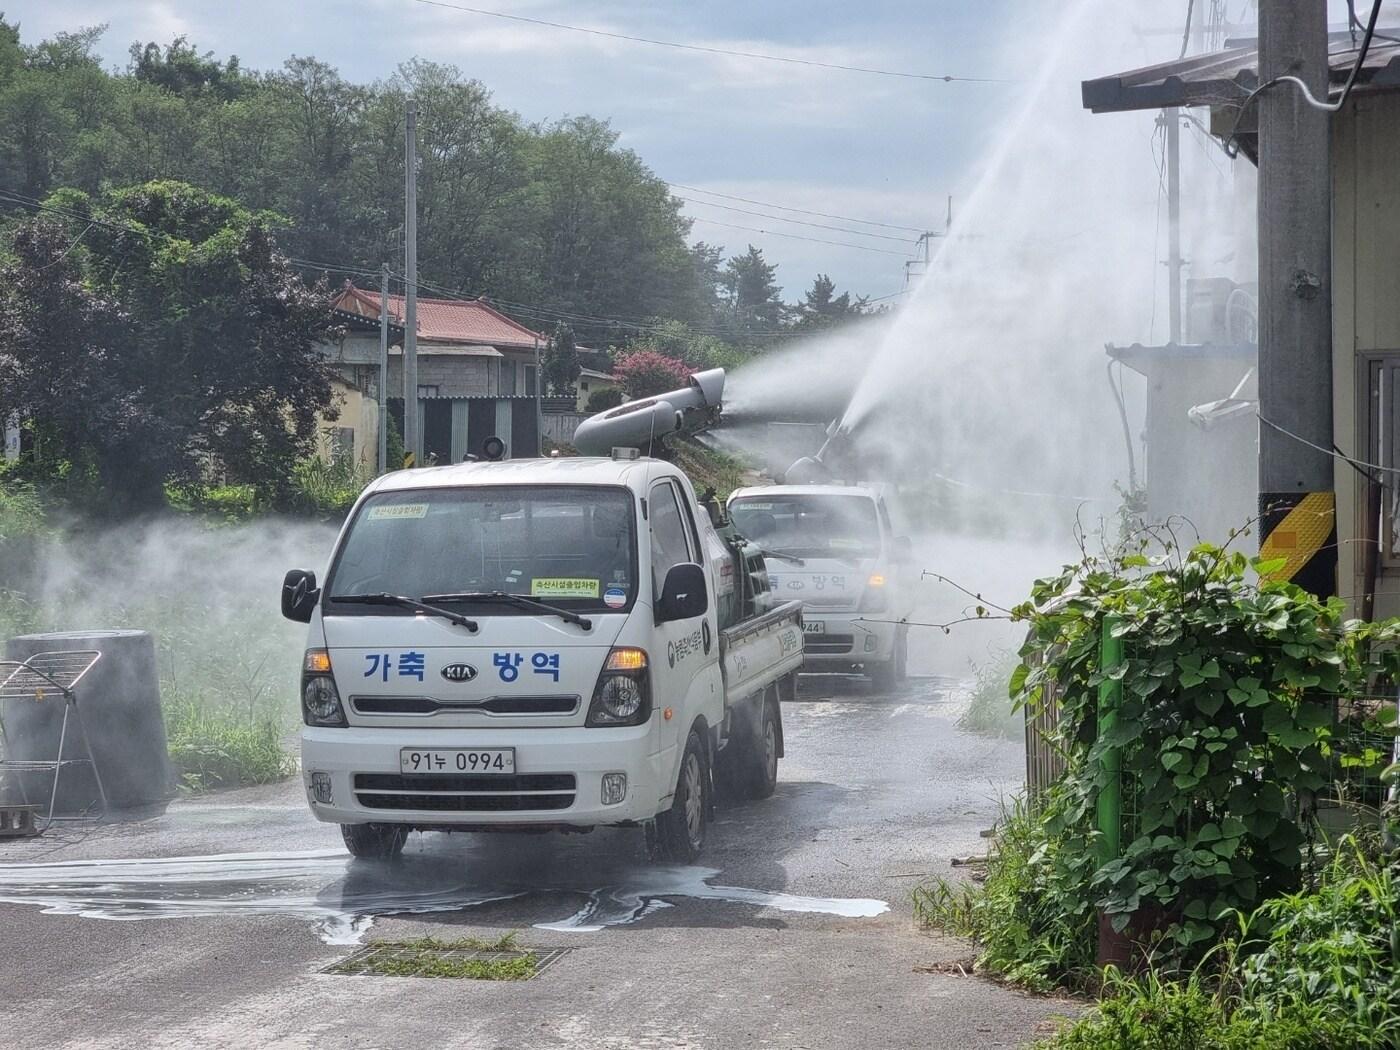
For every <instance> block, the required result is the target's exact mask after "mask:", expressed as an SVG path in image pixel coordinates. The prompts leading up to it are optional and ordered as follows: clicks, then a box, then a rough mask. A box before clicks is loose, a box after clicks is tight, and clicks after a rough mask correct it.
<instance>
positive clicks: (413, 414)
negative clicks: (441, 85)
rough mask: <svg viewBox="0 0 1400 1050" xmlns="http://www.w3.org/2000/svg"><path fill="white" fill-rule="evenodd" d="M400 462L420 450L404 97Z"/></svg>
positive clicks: (414, 202)
mask: <svg viewBox="0 0 1400 1050" xmlns="http://www.w3.org/2000/svg"><path fill="white" fill-rule="evenodd" d="M403 177H404V189H403V207H404V238H403V256H404V259H403V272H404V282H405V284H404V307H403V447H404V456H403V465H404V466H405V467H412V466H414V465H416V464H417V462H418V455H419V453H420V452H421V451H422V449H421V448H420V442H419V438H418V100H417V99H416V98H410V99H409V100H408V113H407V119H406V120H405V121H404V173H403Z"/></svg>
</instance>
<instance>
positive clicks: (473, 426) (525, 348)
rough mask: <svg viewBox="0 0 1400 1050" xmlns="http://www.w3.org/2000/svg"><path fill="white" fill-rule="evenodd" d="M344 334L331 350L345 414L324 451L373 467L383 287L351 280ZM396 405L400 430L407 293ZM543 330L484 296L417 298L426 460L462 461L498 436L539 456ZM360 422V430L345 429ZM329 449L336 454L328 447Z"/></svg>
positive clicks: (397, 316) (395, 360)
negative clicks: (537, 395)
mask: <svg viewBox="0 0 1400 1050" xmlns="http://www.w3.org/2000/svg"><path fill="white" fill-rule="evenodd" d="M332 309H333V312H334V316H335V320H336V321H337V323H339V324H340V325H341V328H342V332H343V334H342V335H341V337H340V338H339V339H338V340H336V341H335V342H333V343H327V344H326V345H325V347H324V350H325V353H326V354H327V356H328V357H330V358H331V360H332V361H334V362H335V364H336V365H337V366H338V367H337V370H338V372H339V374H340V377H341V380H342V381H343V387H342V389H341V391H340V393H341V406H340V419H338V420H336V421H334V422H330V423H327V424H326V426H325V430H326V431H327V434H326V437H325V438H324V440H323V442H322V445H323V449H326V450H329V449H331V448H334V449H336V450H338V453H337V454H338V455H342V456H343V455H344V454H346V452H347V450H353V451H350V453H349V454H351V455H353V457H354V461H355V463H356V464H360V465H364V466H366V467H368V468H369V469H370V470H373V468H374V465H375V458H376V449H377V447H378V440H379V438H378V416H377V408H376V401H377V398H378V393H379V312H380V296H379V292H378V290H374V291H367V290H365V289H362V288H357V287H356V286H355V285H353V284H352V283H350V282H348V281H347V282H346V284H345V286H344V288H343V289H342V290H341V292H340V294H339V295H338V296H337V297H336V299H335V302H334V304H333V307H332ZM388 312H389V343H390V346H389V363H388V383H387V390H388V395H389V398H388V401H389V412H390V414H391V416H392V417H393V418H394V421H395V424H396V426H397V427H398V432H399V433H400V434H402V433H403V410H404V401H403V395H404V390H403V335H404V329H403V314H404V299H403V296H401V295H390V296H389V298H388ZM547 342H548V337H547V336H546V335H544V334H543V333H540V332H536V331H533V330H532V329H529V328H526V327H525V326H524V325H522V324H519V323H517V322H516V321H513V320H511V319H510V318H509V317H507V316H505V314H503V313H501V312H500V311H498V310H496V309H494V308H493V307H492V306H491V305H490V304H489V303H486V302H484V301H482V300H479V299H477V300H458V299H428V298H420V299H419V300H418V389H417V397H416V402H417V403H416V406H415V408H416V410H417V412H418V426H419V433H420V434H421V435H422V445H423V447H422V450H421V451H422V455H423V461H424V462H427V461H429V460H431V459H436V460H437V461H438V462H449V461H457V460H460V459H462V458H463V457H464V456H466V455H467V454H468V453H474V452H476V451H478V450H479V449H480V447H481V444H482V442H483V441H484V440H485V439H486V438H487V437H491V436H496V437H500V438H501V439H503V440H504V441H505V443H506V446H507V449H508V452H509V454H510V455H511V456H515V457H521V456H534V455H538V454H539V444H538V429H537V418H536V398H535V385H536V381H537V374H536V369H537V367H538V353H539V351H540V350H541V349H543V347H544V345H545V344H546V343H547ZM347 430H353V434H346V433H345V431H347ZM323 454H327V455H329V454H330V453H329V452H323Z"/></svg>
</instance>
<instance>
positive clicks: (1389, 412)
mask: <svg viewBox="0 0 1400 1050" xmlns="http://www.w3.org/2000/svg"><path fill="white" fill-rule="evenodd" d="M1367 375H1368V381H1367V391H1366V395H1367V404H1368V413H1367V418H1368V421H1369V422H1368V426H1367V443H1366V449H1365V453H1366V454H1365V455H1363V456H1361V457H1360V458H1361V459H1363V460H1365V461H1367V462H1369V463H1374V464H1376V465H1377V466H1379V467H1382V468H1384V469H1382V470H1379V471H1370V472H1369V473H1370V476H1371V479H1372V482H1371V486H1368V488H1370V491H1371V493H1373V494H1378V495H1379V497H1380V498H1379V500H1378V503H1379V515H1378V517H1379V520H1377V504H1376V503H1373V502H1371V499H1372V498H1373V497H1372V496H1370V495H1368V498H1367V503H1368V505H1369V509H1368V510H1367V513H1366V516H1367V517H1368V518H1370V519H1371V527H1372V528H1374V529H1376V530H1377V531H1376V533H1375V534H1374V535H1373V537H1371V538H1375V537H1379V540H1380V543H1379V547H1380V554H1381V558H1382V559H1383V560H1384V561H1385V563H1386V564H1387V565H1390V566H1396V567H1400V473H1397V471H1400V354H1379V355H1376V356H1373V357H1371V358H1370V360H1369V369H1368V372H1367Z"/></svg>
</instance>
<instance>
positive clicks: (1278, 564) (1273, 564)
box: [1249, 558, 1288, 576]
mask: <svg viewBox="0 0 1400 1050" xmlns="http://www.w3.org/2000/svg"><path fill="white" fill-rule="evenodd" d="M1249 564H1250V565H1251V566H1252V567H1253V568H1254V571H1255V572H1257V573H1258V574H1259V575H1260V576H1272V575H1273V574H1274V573H1276V572H1278V571H1279V570H1280V569H1282V568H1283V567H1284V566H1285V565H1287V564H1288V559H1287V558H1269V559H1267V560H1265V559H1264V558H1253V559H1251V560H1250V563H1249Z"/></svg>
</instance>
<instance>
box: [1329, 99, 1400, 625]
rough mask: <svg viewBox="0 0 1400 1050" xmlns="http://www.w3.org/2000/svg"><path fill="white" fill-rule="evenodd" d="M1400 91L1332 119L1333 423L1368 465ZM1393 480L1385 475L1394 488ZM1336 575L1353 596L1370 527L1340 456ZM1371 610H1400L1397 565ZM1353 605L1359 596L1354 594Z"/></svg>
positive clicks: (1384, 332) (1395, 271) (1389, 329)
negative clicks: (1371, 393) (1371, 397)
mask: <svg viewBox="0 0 1400 1050" xmlns="http://www.w3.org/2000/svg"><path fill="white" fill-rule="evenodd" d="M1397 157H1400V93H1394V92H1392V93H1387V94H1378V95H1363V96H1360V97H1358V98H1355V99H1353V100H1352V101H1351V102H1350V103H1349V104H1348V105H1347V107H1346V109H1345V110H1344V111H1343V112H1341V113H1339V114H1338V115H1337V116H1336V118H1334V120H1333V133H1332V172H1333V204H1332V208H1333V213H1332V214H1333V227H1332V229H1333V235H1332V236H1333V242H1332V282H1333V311H1332V333H1333V355H1332V362H1333V372H1332V391H1333V420H1334V421H1333V427H1334V433H1335V435H1336V436H1335V441H1336V443H1337V447H1338V448H1340V449H1341V450H1342V451H1343V452H1344V453H1346V454H1347V455H1348V456H1351V457H1353V458H1356V459H1360V460H1363V461H1367V462H1376V459H1377V456H1378V455H1379V449H1378V448H1375V447H1372V446H1371V442H1370V435H1369V429H1370V412H1369V405H1368V397H1369V394H1368V386H1369V373H1370V364H1371V362H1372V361H1373V360H1375V359H1376V358H1378V357H1380V356H1382V355H1388V354H1393V355H1400V180H1398V179H1397V175H1396V158H1397ZM1397 480H1400V479H1398V478H1397V477H1396V476H1395V475H1388V476H1387V477H1386V481H1387V483H1388V484H1389V485H1391V486H1393V485H1394V483H1395V482H1396V481H1397ZM1336 488H1337V533H1338V538H1339V540H1340V541H1341V542H1340V547H1339V550H1338V572H1337V582H1338V589H1339V593H1341V594H1342V595H1343V596H1344V597H1348V598H1349V599H1355V598H1356V597H1357V596H1360V595H1361V594H1362V593H1363V592H1364V591H1365V590H1366V584H1367V580H1366V560H1367V559H1366V552H1367V550H1368V548H1369V549H1374V533H1375V528H1374V526H1373V525H1372V523H1371V522H1370V521H1369V514H1368V510H1367V503H1368V493H1367V489H1368V485H1367V483H1366V482H1365V480H1364V479H1363V478H1362V477H1361V475H1360V474H1359V472H1357V471H1356V470H1354V469H1352V468H1351V467H1350V466H1348V465H1347V464H1346V463H1343V462H1340V461H1338V462H1337V464H1336ZM1375 590H1376V593H1377V598H1376V605H1375V609H1374V612H1373V615H1374V616H1376V617H1382V616H1395V615H1400V565H1395V566H1393V567H1384V566H1383V567H1381V568H1380V571H1379V573H1378V576H1377V580H1376V587H1375ZM1353 607H1354V608H1356V609H1357V611H1360V610H1359V603H1357V602H1356V601H1353Z"/></svg>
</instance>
